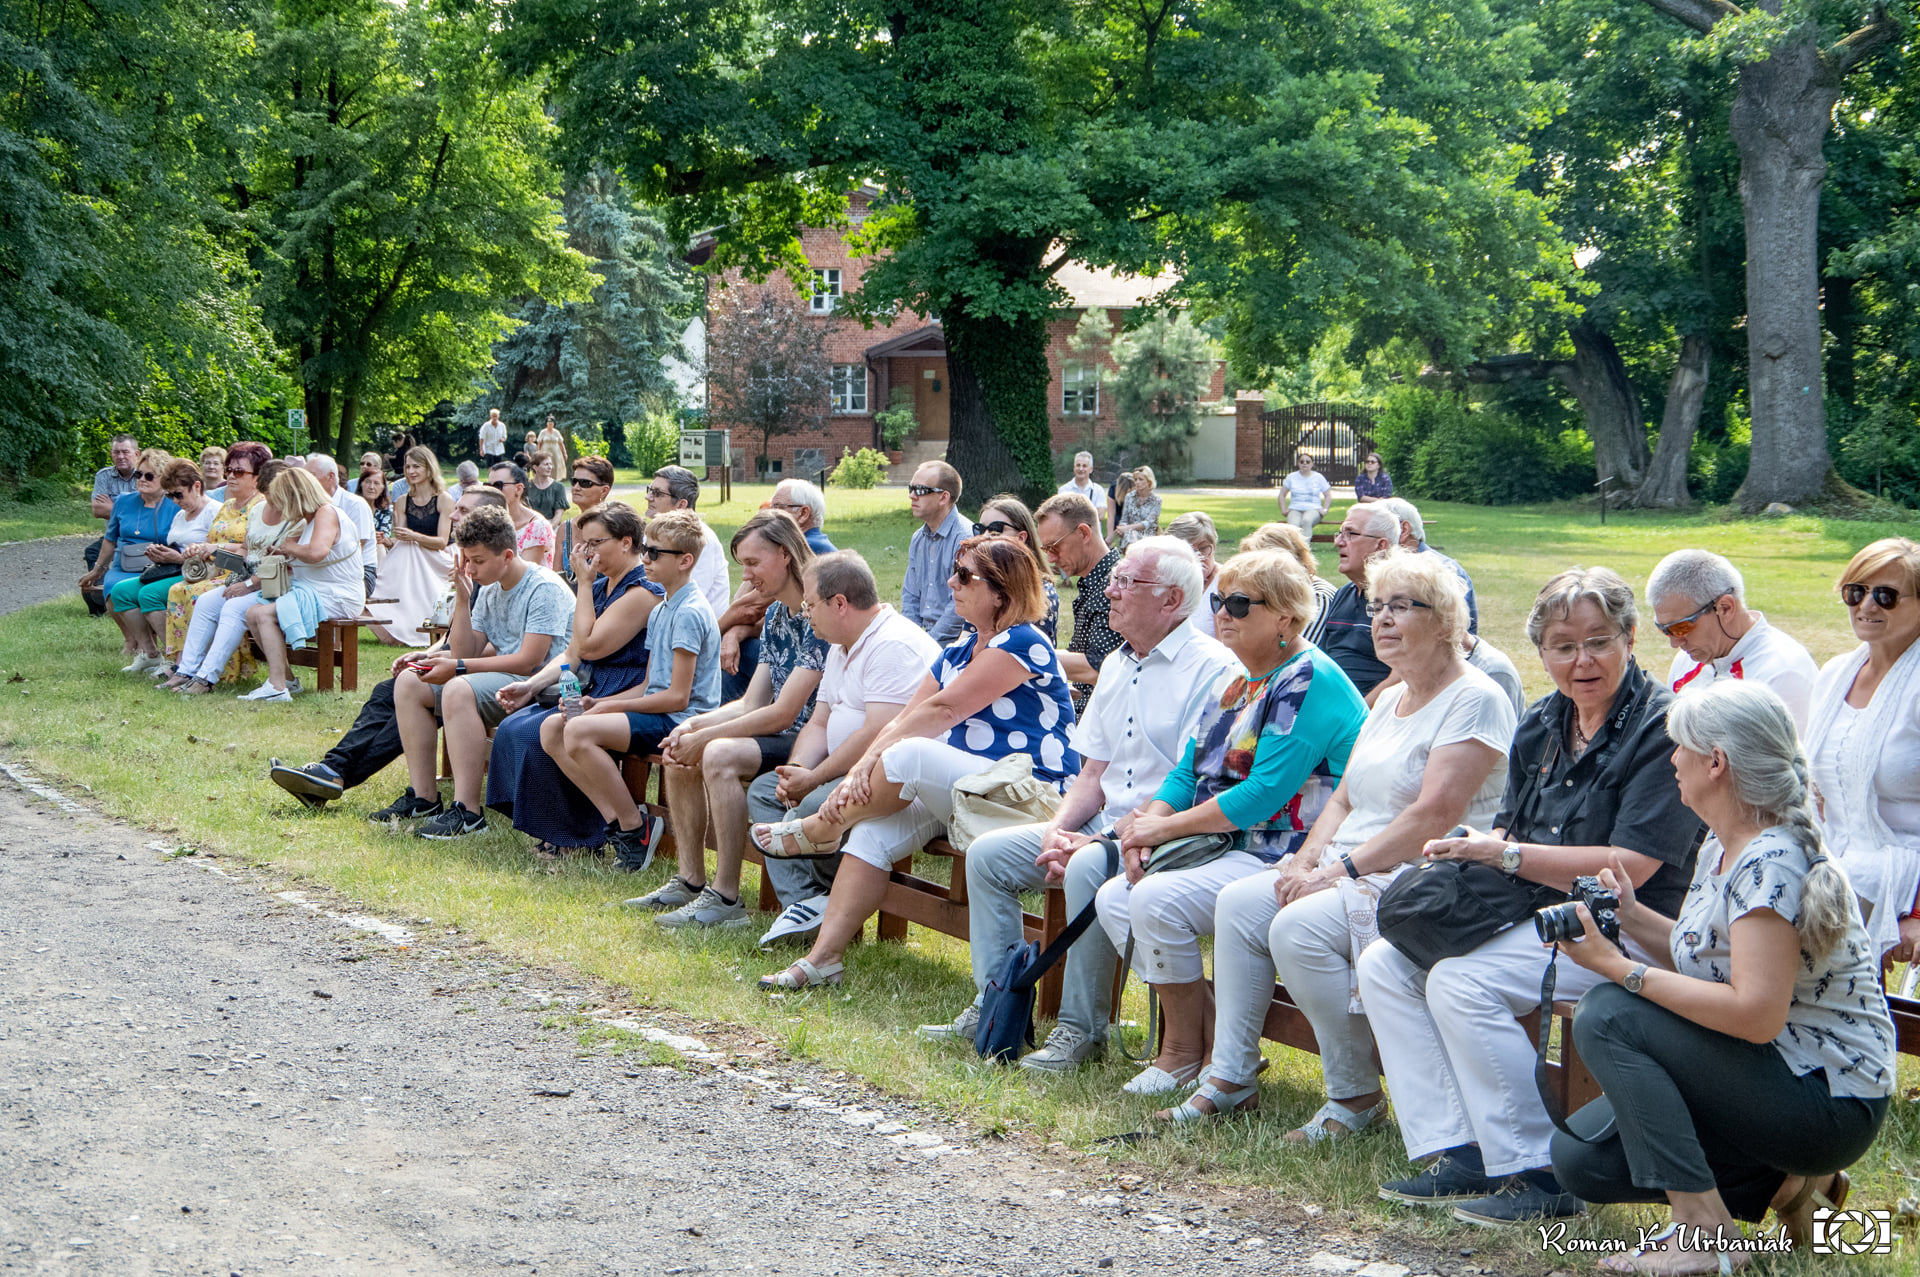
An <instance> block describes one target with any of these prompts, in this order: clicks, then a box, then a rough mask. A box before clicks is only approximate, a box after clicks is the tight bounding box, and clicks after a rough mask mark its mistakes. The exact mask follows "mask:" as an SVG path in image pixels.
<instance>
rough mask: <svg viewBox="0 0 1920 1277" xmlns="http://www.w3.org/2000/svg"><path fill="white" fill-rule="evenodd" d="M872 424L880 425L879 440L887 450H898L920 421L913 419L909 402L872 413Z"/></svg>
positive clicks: (911, 406) (918, 425) (917, 427)
mask: <svg viewBox="0 0 1920 1277" xmlns="http://www.w3.org/2000/svg"><path fill="white" fill-rule="evenodd" d="M873 424H874V425H876V426H879V427H880V442H881V443H883V444H885V445H886V449H887V451H888V452H898V451H900V449H901V447H902V446H903V445H905V443H906V442H907V436H908V435H910V434H912V433H913V432H914V431H915V430H917V429H919V427H920V423H919V422H918V421H916V420H915V419H914V416H913V405H912V404H911V403H909V404H906V405H904V406H903V405H899V404H896V405H894V406H893V407H891V408H882V409H881V410H880V411H879V412H876V413H874V414H873Z"/></svg>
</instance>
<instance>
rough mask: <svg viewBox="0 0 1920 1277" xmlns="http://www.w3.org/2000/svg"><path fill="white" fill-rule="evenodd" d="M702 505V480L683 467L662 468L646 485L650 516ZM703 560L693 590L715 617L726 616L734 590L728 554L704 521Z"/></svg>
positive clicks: (698, 563)
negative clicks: (728, 575) (729, 582)
mask: <svg viewBox="0 0 1920 1277" xmlns="http://www.w3.org/2000/svg"><path fill="white" fill-rule="evenodd" d="M699 502H700V480H698V479H696V478H694V477H693V471H691V470H688V469H687V468H686V467H684V466H661V467H660V468H659V469H658V470H655V471H654V472H653V480H652V482H650V483H648V484H647V513H648V515H649V516H651V515H656V514H665V513H667V512H668V511H669V510H691V509H693V508H694V506H696V505H698V504H699ZM700 527H701V531H702V532H704V533H705V536H704V537H702V538H701V542H702V543H701V548H700V557H699V559H698V560H696V561H695V562H694V565H693V588H694V589H696V590H698V591H700V596H701V597H702V598H704V599H705V600H706V601H707V606H708V607H710V608H712V609H713V614H714V616H715V617H720V616H724V615H725V614H726V611H727V605H728V604H729V603H730V602H731V601H732V599H733V587H732V586H731V585H730V584H728V581H727V552H726V550H724V549H722V548H721V545H720V538H719V537H717V536H715V535H714V534H713V529H712V528H710V527H707V525H706V524H705V522H702V523H701V525H700Z"/></svg>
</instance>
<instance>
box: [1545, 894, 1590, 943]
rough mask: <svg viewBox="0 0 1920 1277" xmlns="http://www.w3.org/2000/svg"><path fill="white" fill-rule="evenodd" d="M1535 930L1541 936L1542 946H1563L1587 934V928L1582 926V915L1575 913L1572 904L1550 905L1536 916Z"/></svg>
mask: <svg viewBox="0 0 1920 1277" xmlns="http://www.w3.org/2000/svg"><path fill="white" fill-rule="evenodd" d="M1533 929H1534V931H1535V932H1537V933H1538V934H1539V936H1540V942H1541V943H1542V944H1561V943H1564V942H1566V941H1569V940H1576V939H1578V938H1579V937H1581V936H1582V935H1585V934H1586V928H1585V927H1582V926H1581V925H1580V915H1579V914H1578V913H1575V912H1574V905H1573V904H1572V902H1568V903H1566V904H1559V905H1548V906H1547V907H1546V908H1545V909H1542V910H1541V911H1540V912H1538V913H1536V914H1534V915H1533Z"/></svg>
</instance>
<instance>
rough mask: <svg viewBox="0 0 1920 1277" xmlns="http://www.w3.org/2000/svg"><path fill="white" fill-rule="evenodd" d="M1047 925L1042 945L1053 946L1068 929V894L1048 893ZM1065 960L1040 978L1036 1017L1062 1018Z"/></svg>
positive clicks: (1043, 930) (1043, 932)
mask: <svg viewBox="0 0 1920 1277" xmlns="http://www.w3.org/2000/svg"><path fill="white" fill-rule="evenodd" d="M1046 902H1047V903H1046V923H1045V925H1044V927H1043V928H1042V931H1041V943H1042V945H1043V946H1044V945H1049V944H1052V943H1053V941H1054V938H1055V937H1056V936H1058V935H1059V934H1060V933H1061V932H1062V931H1065V930H1066V929H1067V893H1066V892H1064V891H1048V892H1047V893H1046ZM1066 965H1067V964H1066V961H1065V959H1062V960H1061V961H1059V962H1056V963H1054V964H1053V970H1051V971H1049V972H1047V973H1046V974H1045V975H1043V976H1041V977H1040V1004H1039V1008H1038V1010H1037V1011H1036V1013H1035V1014H1036V1015H1037V1016H1038V1017H1039V1018H1040V1019H1043V1020H1057V1019H1059V1018H1060V989H1061V985H1062V984H1063V982H1064V979H1065V975H1066V972H1065V969H1064V968H1065V967H1066Z"/></svg>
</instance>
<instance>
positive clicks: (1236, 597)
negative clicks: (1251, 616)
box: [1207, 593, 1267, 621]
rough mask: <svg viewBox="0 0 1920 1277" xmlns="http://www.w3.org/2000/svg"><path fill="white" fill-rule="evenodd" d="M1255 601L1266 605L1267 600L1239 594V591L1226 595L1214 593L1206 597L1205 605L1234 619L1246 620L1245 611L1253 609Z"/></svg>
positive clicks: (1262, 605) (1263, 605)
mask: <svg viewBox="0 0 1920 1277" xmlns="http://www.w3.org/2000/svg"><path fill="white" fill-rule="evenodd" d="M1256 603H1257V604H1259V605H1260V606H1261V607H1265V606H1266V605H1267V601H1266V600H1265V599H1256V598H1251V597H1249V596H1247V595H1245V594H1240V593H1234V594H1228V595H1225V596H1224V597H1223V596H1221V595H1218V594H1215V595H1212V596H1210V597H1209V598H1208V599H1207V606H1209V607H1211V608H1212V609H1213V610H1214V611H1216V612H1225V613H1226V614H1227V615H1228V616H1230V617H1232V618H1233V619H1234V620H1236V621H1244V620H1246V619H1247V613H1249V612H1251V611H1253V606H1254V604H1256Z"/></svg>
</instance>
